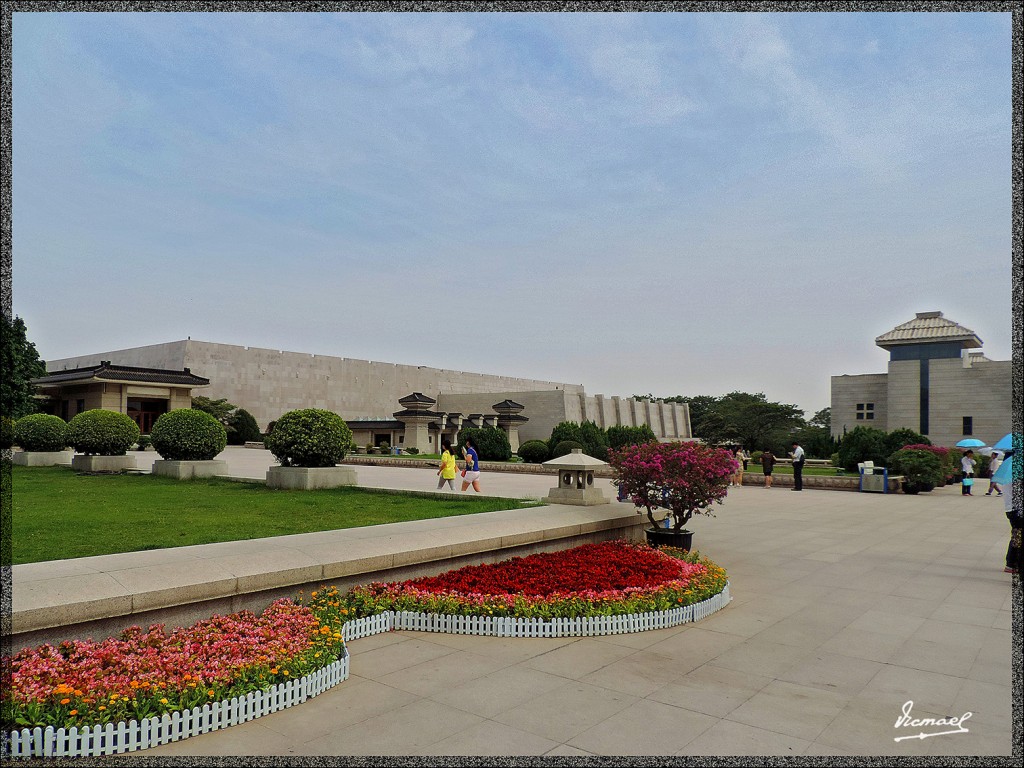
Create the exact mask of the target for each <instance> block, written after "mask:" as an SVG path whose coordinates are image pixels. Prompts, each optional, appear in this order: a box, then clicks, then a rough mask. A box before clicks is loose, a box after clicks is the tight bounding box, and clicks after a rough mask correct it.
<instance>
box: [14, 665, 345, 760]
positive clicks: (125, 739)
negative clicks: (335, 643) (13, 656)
mask: <svg viewBox="0 0 1024 768" xmlns="http://www.w3.org/2000/svg"><path fill="white" fill-rule="evenodd" d="M348 675H349V655H348V651H347V650H346V651H345V653H344V656H342V658H341V659H339V660H338V661H335V662H334V663H333V664H330V665H328V666H326V667H324V668H323V669H319V670H317V671H316V672H312V673H310V674H308V675H305V676H304V677H301V678H299V679H298V680H290V681H289V682H287V683H281V684H278V685H275V686H273V687H271V688H269V689H267V690H266V691H253V692H251V693H249V694H247V695H245V696H240V697H237V698H234V699H228V700H226V701H215V702H213V703H212V704H204V705H203V706H202V707H195V708H194V709H188V710H183V711H181V712H174V713H170V714H165V715H161V716H158V717H150V718H147V719H146V720H143V721H141V722H138V721H135V720H131V721H129V722H127V723H125V722H123V721H122V722H119V723H117V724H116V725H115V724H114V723H107V724H106V725H96V726H93V727H91V728H89V727H85V728H81V729H79V728H67V729H65V728H54V727H52V726H47V727H46V728H31V729H30V728H23V729H22V730H20V731H12V732H10V733H8V734H5V738H4V741H5V743H4V750H3V752H4V757H99V756H102V755H114V754H120V753H123V752H133V751H135V750H138V749H146V748H147V747H155V746H158V745H160V744H169V743H170V742H172V741H179V740H181V739H187V738H188V737H189V736H197V735H199V734H201V733H209V732H210V731H216V730H218V729H220V728H227V727H228V726H231V725H238V724H239V723H245V722H248V721H249V720H254V719H256V718H257V717H262V716H263V715H269V714H270V713H271V712H277V711H279V710H282V709H287V708H288V707H293V706H295V705H296V704H301V703H302V702H304V701H306V700H307V699H310V698H312V697H313V696H316V695H317V694H320V693H323V692H324V691H326V690H327V689H328V688H332V687H333V686H335V685H337V684H338V683H340V682H342V681H343V680H346V679H348Z"/></svg>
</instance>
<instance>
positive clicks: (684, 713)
mask: <svg viewBox="0 0 1024 768" xmlns="http://www.w3.org/2000/svg"><path fill="white" fill-rule="evenodd" d="M716 722H718V720H717V719H716V718H714V717H709V716H708V715H704V714H701V713H699V712H694V711H693V710H688V709H680V708H679V707H673V706H671V705H670V704H662V703H660V702H657V701H650V700H648V699H641V700H639V701H636V702H634V703H633V704H631V705H629V706H628V707H626V708H625V709H623V710H621V711H619V712H616V713H615V714H614V715H612V716H611V717H609V718H608V719H607V720H604V721H603V722H600V723H597V724H596V725H594V726H592V727H591V728H588V729H587V730H585V731H583V732H582V733H580V734H579V735H577V736H576V737H574V738H573V739H571V740H569V741H568V742H567V743H568V744H569V746H571V747H578V748H579V749H584V750H586V751H588V752H593V753H595V754H600V755H671V754H675V753H676V752H677V751H679V750H680V749H682V748H683V747H684V746H685V745H686V744H687V743H688V742H690V741H692V740H693V739H695V738H696V737H697V736H699V735H700V734H702V733H703V732H704V731H706V730H707V729H708V728H710V727H711V726H713V725H714V724H715V723H716Z"/></svg>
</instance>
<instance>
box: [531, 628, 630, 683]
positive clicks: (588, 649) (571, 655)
mask: <svg viewBox="0 0 1024 768" xmlns="http://www.w3.org/2000/svg"><path fill="white" fill-rule="evenodd" d="M634 653H637V651H635V650H633V649H632V648H623V647H622V646H621V645H609V644H608V643H599V642H597V641H596V640H592V639H591V638H589V637H582V638H573V642H571V643H568V644H567V645H563V646H562V647H561V648H555V649H554V650H552V651H549V652H547V653H545V654H543V655H540V656H534V657H533V658H531V659H527V660H526V661H523V662H521V663H522V664H523V665H524V666H527V667H531V668H532V669H537V670H540V671H541V672H547V673H548V674H552V675H561V676H562V677H568V678H571V679H573V680H579V679H580V678H581V677H583V676H585V675H587V674H589V673H591V672H594V671H596V670H599V669H603V668H604V667H606V666H608V665H609V664H615V663H616V662H619V661H621V660H622V659H623V658H625V657H627V656H631V655H633V654H634Z"/></svg>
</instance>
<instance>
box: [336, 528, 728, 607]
mask: <svg viewBox="0 0 1024 768" xmlns="http://www.w3.org/2000/svg"><path fill="white" fill-rule="evenodd" d="M725 584H726V576H725V571H724V570H722V569H721V568H719V567H718V566H717V565H715V564H714V563H713V562H711V561H710V560H708V559H707V558H702V557H701V556H700V554H699V553H697V552H694V553H689V552H684V551H683V550H677V549H672V548H669V547H664V548H662V549H652V548H650V547H648V546H645V545H636V544H630V543H627V542H622V541H609V542H603V543H600V544H587V545H584V546H582V547H577V548H575V549H571V550H566V551H563V552H545V553H540V554H536V555H530V556H529V557H523V558H512V559H511V560H507V561H504V562H501V563H495V564H485V565H478V566H467V567H465V568H460V569H458V570H456V571H450V572H448V573H444V574H441V575H440V576H434V577H429V578H423V579H413V580H410V581H405V582H401V583H389V584H385V583H380V582H375V583H372V584H369V585H366V586H362V587H356V588H355V589H353V590H352V591H351V592H350V593H349V594H348V595H346V596H345V598H344V599H343V605H344V607H345V608H346V609H348V610H349V614H348V615H350V616H352V617H353V618H356V617H361V616H370V615H374V614H378V613H382V612H384V611H398V612H401V611H411V612H418V613H428V614H444V615H456V616H467V615H477V616H509V617H516V618H526V619H554V618H569V617H584V616H614V615H621V614H639V613H648V612H651V611H665V610H669V609H671V608H678V607H680V606H686V605H692V604H694V603H697V602H700V601H702V600H706V599H707V598H709V597H711V596H712V595H717V594H719V593H720V592H722V590H723V589H724V588H725ZM332 599H333V598H332Z"/></svg>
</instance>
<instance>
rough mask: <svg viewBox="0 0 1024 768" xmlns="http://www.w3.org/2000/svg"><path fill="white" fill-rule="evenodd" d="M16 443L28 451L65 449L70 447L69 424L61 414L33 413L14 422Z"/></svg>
mask: <svg viewBox="0 0 1024 768" xmlns="http://www.w3.org/2000/svg"><path fill="white" fill-rule="evenodd" d="M13 437H14V444H15V445H20V446H21V447H22V448H23V449H24V450H26V451H63V450H64V449H65V448H67V447H68V425H67V423H66V422H65V421H64V419H62V418H61V417H60V416H51V415H49V414H46V413H32V414H29V415H28V416H22V417H21V418H20V419H18V420H17V421H16V422H14V435H13Z"/></svg>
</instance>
